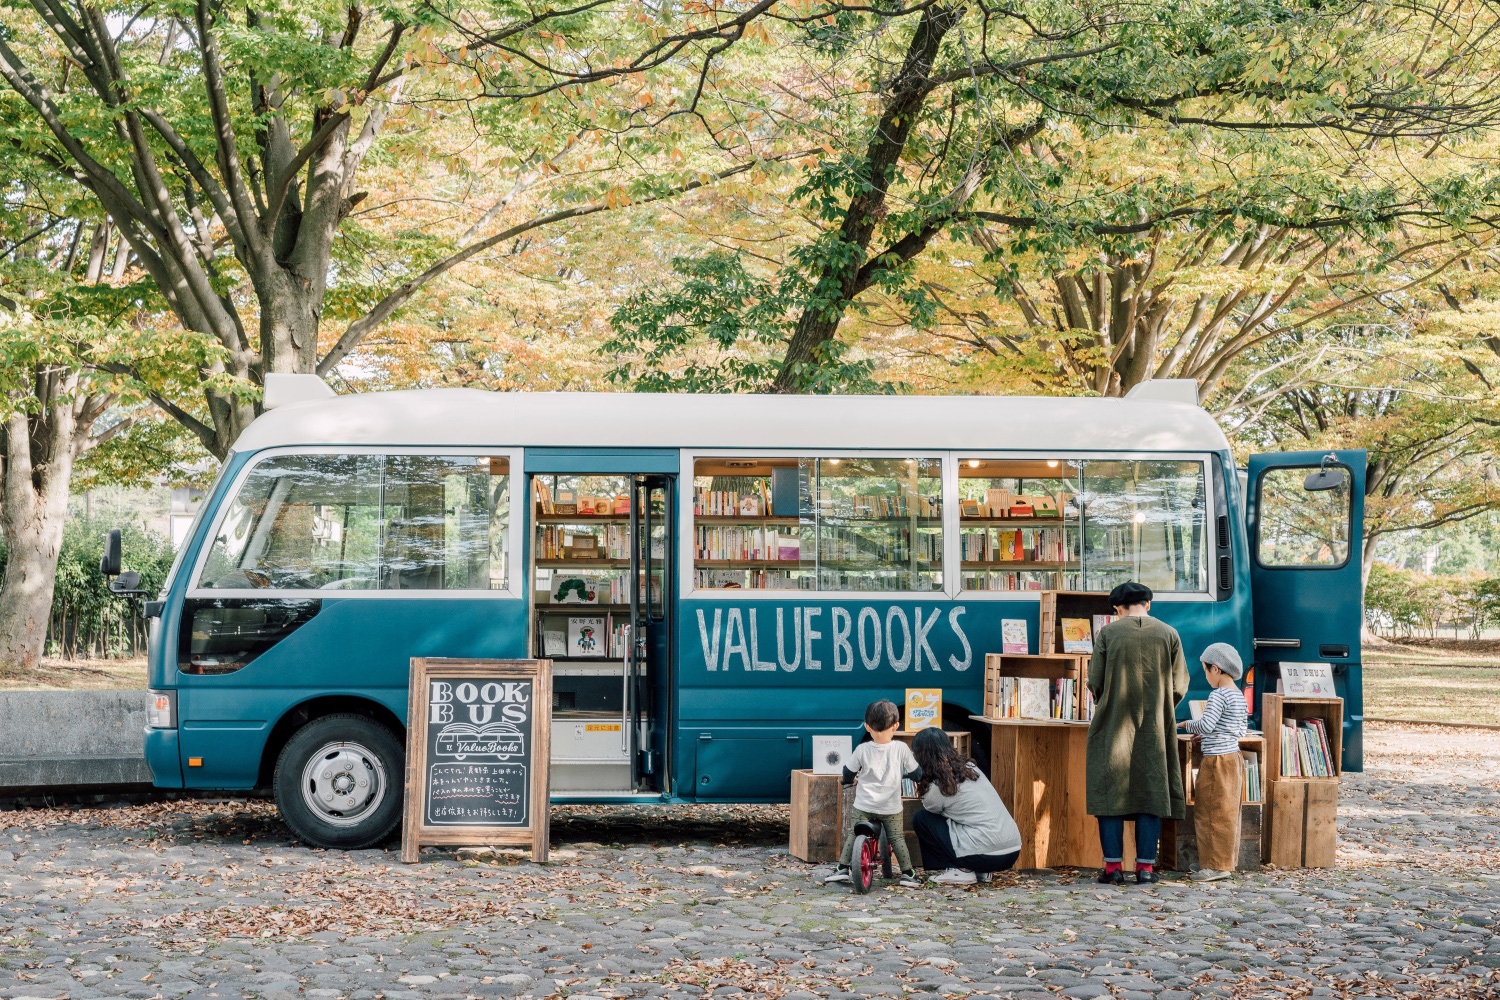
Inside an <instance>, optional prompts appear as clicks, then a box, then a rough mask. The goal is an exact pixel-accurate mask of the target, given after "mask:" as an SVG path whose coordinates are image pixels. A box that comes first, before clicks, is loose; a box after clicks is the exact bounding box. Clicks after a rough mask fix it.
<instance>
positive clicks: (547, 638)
mask: <svg viewBox="0 0 1500 1000" xmlns="http://www.w3.org/2000/svg"><path fill="white" fill-rule="evenodd" d="M542 655H543V656H567V655H568V635H567V633H566V632H557V631H547V632H543V633H542Z"/></svg>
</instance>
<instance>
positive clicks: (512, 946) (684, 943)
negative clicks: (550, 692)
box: [0, 726, 1500, 1000]
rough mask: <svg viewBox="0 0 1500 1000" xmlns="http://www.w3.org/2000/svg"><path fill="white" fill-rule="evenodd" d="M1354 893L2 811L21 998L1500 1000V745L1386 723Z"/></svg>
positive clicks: (163, 805) (193, 807) (1289, 875)
mask: <svg viewBox="0 0 1500 1000" xmlns="http://www.w3.org/2000/svg"><path fill="white" fill-rule="evenodd" d="M1367 755H1368V763H1369V770H1368V771H1366V772H1365V773H1364V774H1362V775H1349V776H1348V777H1347V778H1346V781H1345V783H1344V786H1343V795H1342V798H1343V801H1342V803H1341V819H1342V822H1341V827H1342V833H1343V840H1342V845H1341V848H1340V857H1339V867H1338V868H1337V869H1334V870H1328V871H1301V872H1276V871H1269V870H1268V871H1264V872H1257V873H1253V874H1242V875H1241V876H1239V877H1238V878H1237V879H1236V880H1234V881H1233V882H1229V883H1214V884H1210V885H1207V886H1197V885H1192V884H1189V883H1186V882H1166V883H1163V884H1162V885H1160V886H1158V887H1154V888H1143V887H1137V886H1134V885H1131V886H1129V887H1127V888H1124V889H1116V888H1106V887H1103V886H1099V885H1097V884H1095V883H1094V882H1093V881H1092V878H1091V876H1092V874H1093V873H1092V872H1088V873H1059V874H1055V875H1015V876H1007V877H1002V879H1001V880H1000V881H998V882H997V883H996V884H994V885H991V886H984V887H978V888H969V889H943V888H937V887H932V886H928V887H925V888H922V889H907V890H902V889H897V888H886V889H877V890H876V891H874V892H872V893H871V894H870V895H868V896H856V895H853V894H851V893H850V892H849V891H848V890H847V889H846V888H829V887H824V886H823V885H822V884H821V883H820V882H819V881H818V880H817V878H818V876H819V875H821V874H822V873H823V872H824V871H826V869H819V868H814V867H813V866H809V865H804V864H802V863H800V862H798V861H795V860H792V859H790V858H788V857H787V855H786V853H785V838H786V820H785V810H784V809H782V808H771V807H712V808H710V807H695V808H691V809H672V810H667V811H662V810H654V811H652V810H640V809H617V810H598V809H593V810H582V809H566V808H559V809H557V810H556V812H555V822H554V840H555V843H556V846H557V850H556V851H555V853H554V860H553V862H552V863H551V864H549V865H546V866H538V865H534V864H531V863H530V862H527V861H522V860H518V859H516V858H513V857H498V858H495V857H483V856H481V857H478V858H459V857H455V856H454V855H453V854H452V853H448V852H433V853H431V854H430V855H429V856H428V860H427V861H425V862H424V863H422V864H420V865H413V866H404V865H402V864H400V863H399V861H398V860H397V857H396V853H395V851H394V850H375V851H360V852H354V853H350V854H338V853H326V852H321V851H313V850H308V849H305V848H302V847H299V846H297V845H296V844H294V843H292V842H291V840H290V839H289V838H288V836H287V834H286V832H285V830H284V829H283V828H282V826H281V825H280V823H279V822H278V821H277V819H276V817H275V814H274V811H273V810H272V808H271V807H270V805H269V804H268V803H265V802H260V801H227V802H207V801H199V802H190V801H189V802H157V803H149V804H146V805H127V806H120V807H117V808H101V809H78V808H72V809H69V808H53V809H32V810H17V811H11V812H0V997H9V998H19V997H49V998H51V997H78V998H84V997H99V996H111V997H115V996H125V997H142V998H145V997H183V996H191V997H195V998H196V997H292V996H308V997H345V996H347V997H372V998H373V997H380V996H385V997H423V998H427V997H486V998H489V997H511V996H519V997H533V998H541V997H562V996H568V997H572V998H575V1000H576V998H580V997H627V996H661V997H694V998H696V997H704V996H715V997H718V996H756V997H762V996H764V997H787V998H796V1000H806V998H810V997H812V996H831V997H864V996H889V997H900V996H919V997H924V998H928V997H937V996H947V997H959V996H965V995H981V996H1000V997H1016V998H1028V1000H1039V998H1042V997H1055V996H1058V995H1061V996H1065V997H1120V998H1131V1000H1148V998H1155V1000H1189V998H1195V997H1233V998H1248V997H1259V996H1297V997H1302V996H1331V997H1346V996H1359V997H1398V996H1412V997H1434V998H1437V997H1452V998H1463V1000H1470V998H1474V1000H1480V998H1486V997H1500V978H1497V976H1500V973H1497V970H1500V934H1497V929H1500V928H1497V916H1496V914H1497V911H1500V732H1481V731H1477V730H1456V729H1449V730H1442V729H1436V728H1432V727H1427V728H1420V729H1418V728H1401V727H1394V726H1383V727H1372V730H1371V731H1370V733H1369V735H1368V742H1367Z"/></svg>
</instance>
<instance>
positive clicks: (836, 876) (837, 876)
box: [823, 865, 849, 885]
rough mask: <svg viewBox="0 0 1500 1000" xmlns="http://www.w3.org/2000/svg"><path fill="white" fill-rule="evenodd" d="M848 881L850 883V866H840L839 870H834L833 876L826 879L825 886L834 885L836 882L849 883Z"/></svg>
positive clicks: (824, 880)
mask: <svg viewBox="0 0 1500 1000" xmlns="http://www.w3.org/2000/svg"><path fill="white" fill-rule="evenodd" d="M847 881H849V866H848V865H839V866H838V867H837V868H835V869H834V870H833V874H832V875H828V876H825V877H824V879H823V884H824V885H830V884H832V883H834V882H847Z"/></svg>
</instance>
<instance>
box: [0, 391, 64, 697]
mask: <svg viewBox="0 0 1500 1000" xmlns="http://www.w3.org/2000/svg"><path fill="white" fill-rule="evenodd" d="M54 412H55V413H56V417H55V419H54V421H49V422H48V423H49V424H53V426H47V425H45V424H44V425H43V427H41V428H35V429H34V428H33V427H32V426H31V423H30V421H28V420H27V418H26V417H25V415H24V414H17V415H15V416H13V417H11V418H10V420H9V421H8V422H7V424H6V427H5V470H4V492H5V503H4V506H3V507H0V527H3V530H4V534H5V545H6V549H7V557H6V562H5V578H4V582H3V584H0V674H3V673H8V672H12V671H28V670H33V669H35V668H36V666H37V664H38V663H39V662H40V660H41V656H42V649H43V646H44V644H45V643H46V640H47V624H48V621H49V620H50V618H51V615H52V591H53V586H54V584H55V583H56V580H57V557H58V553H59V552H60V551H61V550H62V536H63V524H64V523H65V522H66V520H67V513H68V486H69V484H70V482H71V481H72V478H73V456H74V453H75V447H76V446H75V444H74V441H73V433H72V423H73V420H72V411H71V407H70V406H68V405H60V406H57V407H56V408H55V409H54ZM58 424H61V425H66V426H56V425H58ZM37 430H40V432H41V433H39V434H37V435H36V438H34V437H33V434H34V433H36V431H37ZM37 439H40V440H41V441H44V442H46V443H47V444H52V443H54V442H57V443H61V444H62V447H57V448H50V449H49V451H50V454H46V455H45V460H44V461H43V462H40V463H38V462H35V461H34V460H33V455H32V448H33V444H34V443H35V442H36V440H37Z"/></svg>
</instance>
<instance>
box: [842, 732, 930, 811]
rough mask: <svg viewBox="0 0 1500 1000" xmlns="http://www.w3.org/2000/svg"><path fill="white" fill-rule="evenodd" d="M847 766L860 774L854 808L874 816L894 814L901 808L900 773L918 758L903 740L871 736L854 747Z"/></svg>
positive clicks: (911, 768) (906, 769)
mask: <svg viewBox="0 0 1500 1000" xmlns="http://www.w3.org/2000/svg"><path fill="white" fill-rule="evenodd" d="M844 766H845V767H847V768H848V769H849V770H851V771H853V772H854V773H855V774H857V775H859V784H858V785H856V786H855V788H854V808H856V809H859V810H861V811H862V812H867V813H869V814H871V815H872V816H894V815H896V814H897V813H899V812H900V811H901V776H902V775H903V774H907V773H909V772H911V771H915V770H916V769H917V758H915V757H913V756H912V755H911V747H909V746H907V745H906V744H905V743H902V742H901V741H900V740H891V741H890V742H889V743H876V742H875V741H874V740H869V741H868V742H865V743H861V744H860V745H859V746H857V747H855V748H854V752H853V753H851V754H850V755H849V759H848V760H847V761H846V762H845V763H844Z"/></svg>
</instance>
